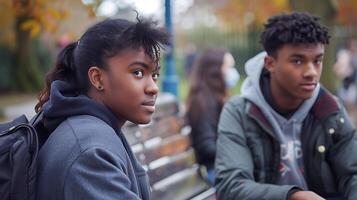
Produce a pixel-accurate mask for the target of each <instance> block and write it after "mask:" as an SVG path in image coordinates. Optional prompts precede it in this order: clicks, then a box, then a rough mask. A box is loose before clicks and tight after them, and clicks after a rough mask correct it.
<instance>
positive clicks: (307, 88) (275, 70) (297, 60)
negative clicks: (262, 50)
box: [265, 44, 325, 101]
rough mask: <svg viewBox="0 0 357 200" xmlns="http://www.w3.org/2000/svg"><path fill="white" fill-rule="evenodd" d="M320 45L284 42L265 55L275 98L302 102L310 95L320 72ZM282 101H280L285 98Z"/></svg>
mask: <svg viewBox="0 0 357 200" xmlns="http://www.w3.org/2000/svg"><path fill="white" fill-rule="evenodd" d="M324 50H325V47H324V45H323V44H298V45H292V44H286V45H284V46H282V47H281V48H280V49H278V50H277V52H276V56H275V57H272V56H267V57H266V58H265V67H266V68H267V69H268V70H269V71H270V74H271V84H270V85H271V90H272V94H273V96H274V94H278V95H275V97H274V98H283V99H284V100H288V101H290V100H291V101H303V100H305V99H308V98H310V97H311V96H312V94H313V91H314V89H315V88H316V86H317V83H318V82H319V80H320V76H321V72H322V60H323V55H324ZM284 100H283V101H284Z"/></svg>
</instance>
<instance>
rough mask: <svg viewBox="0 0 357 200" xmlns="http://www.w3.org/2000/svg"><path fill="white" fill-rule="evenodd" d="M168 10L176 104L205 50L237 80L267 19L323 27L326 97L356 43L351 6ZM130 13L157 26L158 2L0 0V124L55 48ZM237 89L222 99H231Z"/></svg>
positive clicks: (26, 95) (354, 6) (160, 17)
mask: <svg viewBox="0 0 357 200" xmlns="http://www.w3.org/2000/svg"><path fill="white" fill-rule="evenodd" d="M166 8H167V5H166ZM170 8H171V11H172V12H171V19H172V30H173V36H174V40H173V44H174V49H173V51H172V52H173V58H174V61H173V62H172V67H173V69H174V70H173V71H174V73H175V74H177V80H178V81H177V83H178V86H177V88H178V89H177V91H178V92H177V96H178V97H179V99H180V100H181V101H182V102H184V101H185V99H186V97H187V92H188V80H187V79H188V76H189V72H190V68H191V66H192V61H193V60H194V58H195V57H196V56H197V55H199V53H200V52H202V50H203V49H205V48H208V47H214V46H220V47H225V48H227V49H229V51H230V52H232V55H233V56H234V58H235V60H236V66H235V67H236V68H237V69H238V71H239V72H240V74H241V81H242V80H243V79H244V76H245V73H244V70H243V68H244V63H245V62H246V61H247V60H248V59H249V58H250V57H252V56H254V55H255V54H256V53H257V52H259V51H261V50H262V48H261V46H260V44H259V35H260V32H261V30H262V28H263V23H264V22H265V21H266V19H267V18H269V17H270V16H272V15H275V14H278V13H281V12H291V11H306V12H309V13H311V14H314V15H318V16H320V17H321V19H322V21H323V23H324V24H325V25H327V26H328V27H329V28H330V34H331V36H332V38H331V43H330V45H329V46H328V47H327V49H326V56H325V60H324V71H323V75H322V80H321V82H322V83H323V85H324V86H326V87H327V88H328V89H330V90H332V91H334V92H336V90H337V88H338V87H339V85H340V83H341V80H339V79H338V78H337V76H336V75H335V72H334V71H333V65H334V63H335V62H336V55H337V52H338V51H339V49H341V48H344V46H345V45H346V42H347V41H348V40H349V39H351V38H356V37H357V0H314V1H311V0H171V5H170ZM133 10H137V11H138V12H139V14H140V16H141V17H145V18H152V19H154V20H156V21H157V22H158V24H159V25H161V26H165V1H164V0H57V1H53V0H0V120H4V119H6V118H12V117H14V116H16V115H18V114H21V113H24V112H27V111H25V110H26V109H27V110H31V111H29V112H33V105H34V104H35V102H36V95H37V93H38V92H39V91H40V90H41V88H42V86H43V82H44V81H43V79H44V75H45V73H46V72H47V71H48V69H49V68H50V67H51V66H53V65H54V62H55V58H56V54H57V53H58V52H59V50H60V49H61V48H63V47H64V46H65V45H66V44H68V43H69V42H71V41H76V40H78V39H79V37H80V35H81V34H82V33H83V32H84V31H85V30H86V29H87V28H88V27H89V26H90V25H91V24H93V23H95V22H97V21H100V20H103V19H105V18H107V17H113V18H118V17H119V18H126V19H129V20H135V17H136V13H135V12H134V11H133ZM166 20H167V16H166ZM166 22H167V21H166ZM165 63H166V62H164V59H163V62H162V66H163V67H162V68H163V69H165ZM161 74H162V78H165V77H164V76H165V73H164V72H163V73H161ZM161 85H162V84H161ZM239 87H240V84H238V85H237V86H236V87H235V88H233V89H232V90H231V91H230V93H231V94H236V93H239Z"/></svg>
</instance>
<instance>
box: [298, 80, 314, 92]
mask: <svg viewBox="0 0 357 200" xmlns="http://www.w3.org/2000/svg"><path fill="white" fill-rule="evenodd" d="M316 85H317V83H315V82H311V83H303V84H300V86H301V87H302V89H303V90H307V91H312V90H314V89H315V88H316Z"/></svg>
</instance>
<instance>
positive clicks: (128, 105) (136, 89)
mask: <svg viewBox="0 0 357 200" xmlns="http://www.w3.org/2000/svg"><path fill="white" fill-rule="evenodd" d="M106 63H107V66H108V69H107V70H106V71H105V74H106V75H105V77H106V78H105V80H104V88H106V89H105V90H104V96H105V97H104V103H105V104H106V106H107V107H109V108H110V110H111V111H112V112H113V113H114V114H115V115H116V116H117V117H118V119H119V120H124V121H126V120H129V121H131V122H133V123H138V124H145V123H149V122H150V120H151V115H152V114H153V112H154V111H155V101H156V97H157V94H158V92H159V88H158V87H157V84H156V81H157V79H158V75H159V74H158V73H159V71H158V70H159V68H158V66H157V63H155V62H153V60H152V59H151V58H150V57H149V56H148V55H147V54H146V53H145V52H144V51H143V50H142V49H140V50H133V49H129V50H126V51H123V52H121V53H119V54H118V55H116V56H114V57H112V58H109V59H107V62H106Z"/></svg>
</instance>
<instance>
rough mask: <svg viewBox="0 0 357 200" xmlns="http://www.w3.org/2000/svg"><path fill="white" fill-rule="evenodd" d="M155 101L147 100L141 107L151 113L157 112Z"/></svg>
mask: <svg viewBox="0 0 357 200" xmlns="http://www.w3.org/2000/svg"><path fill="white" fill-rule="evenodd" d="M155 102H156V100H155V99H149V100H145V101H144V102H143V103H142V104H141V105H142V106H143V107H144V108H145V109H146V110H148V111H149V112H152V113H153V112H155Z"/></svg>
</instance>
